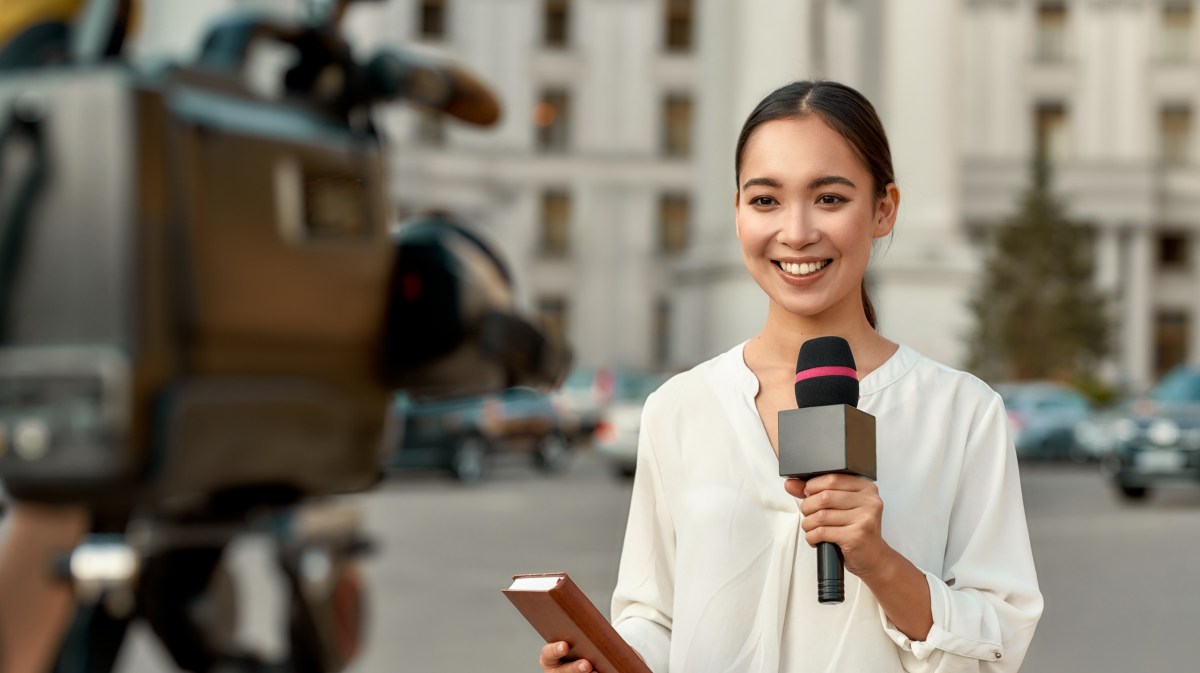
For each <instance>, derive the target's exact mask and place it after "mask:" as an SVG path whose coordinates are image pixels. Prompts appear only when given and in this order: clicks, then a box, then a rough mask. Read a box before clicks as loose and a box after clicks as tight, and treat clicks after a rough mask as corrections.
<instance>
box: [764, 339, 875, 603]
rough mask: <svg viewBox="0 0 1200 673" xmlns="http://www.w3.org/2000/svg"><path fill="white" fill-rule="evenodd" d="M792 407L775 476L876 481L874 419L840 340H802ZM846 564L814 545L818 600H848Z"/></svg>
mask: <svg viewBox="0 0 1200 673" xmlns="http://www.w3.org/2000/svg"><path fill="white" fill-rule="evenodd" d="M795 389H796V406H797V407H798V408H796V409H785V410H783V411H781V412H779V476H781V477H797V478H800V479H805V480H808V479H811V478H813V477H817V476H820V475H822V474H829V473H831V472H840V473H842V474H852V475H855V476H859V477H867V478H868V479H872V480H874V479H875V417H874V416H872V415H870V414H868V413H866V412H863V411H859V410H858V372H857V370H856V369H855V367H854V354H853V353H851V352H850V344H849V343H847V342H846V340H845V339H843V338H841V337H819V338H816V339H810V340H808V341H806V342H804V345H803V346H801V347H800V355H799V357H797V359H796V386H795ZM844 566H845V562H844V560H843V558H842V550H841V549H840V548H839V547H838V546H837V545H835V544H832V543H829V542H821V543H818V544H817V600H818V601H820V602H821V603H829V604H838V603H841V602H842V601H844V600H845V599H846V585H845V570H844Z"/></svg>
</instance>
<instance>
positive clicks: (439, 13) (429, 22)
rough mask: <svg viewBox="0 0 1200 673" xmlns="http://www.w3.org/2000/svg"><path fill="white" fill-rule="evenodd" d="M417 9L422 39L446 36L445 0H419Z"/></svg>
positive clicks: (438, 38) (443, 37) (439, 38)
mask: <svg viewBox="0 0 1200 673" xmlns="http://www.w3.org/2000/svg"><path fill="white" fill-rule="evenodd" d="M417 11H418V12H419V15H418V17H417V23H418V24H419V26H420V34H421V38H422V39H425V40H443V39H445V38H446V0H420V3H419V5H418V8H417Z"/></svg>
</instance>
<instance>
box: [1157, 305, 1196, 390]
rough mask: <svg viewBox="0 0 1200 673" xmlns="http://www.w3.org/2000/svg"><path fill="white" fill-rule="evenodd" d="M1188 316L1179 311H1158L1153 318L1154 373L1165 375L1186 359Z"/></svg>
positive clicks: (1188, 337)
mask: <svg viewBox="0 0 1200 673" xmlns="http://www.w3.org/2000/svg"><path fill="white" fill-rule="evenodd" d="M1188 323H1189V321H1188V314H1187V312H1186V311H1181V310H1172V309H1167V310H1160V311H1158V313H1157V314H1156V315H1155V316H1154V371H1155V374H1156V375H1157V376H1162V375H1163V374H1166V373H1167V372H1168V371H1170V369H1171V368H1172V367H1174V366H1175V365H1178V364H1181V363H1182V362H1183V361H1184V360H1186V359H1187V350H1188V342H1189V340H1190V336H1189V334H1190V332H1191V326H1190V325H1189V324H1188Z"/></svg>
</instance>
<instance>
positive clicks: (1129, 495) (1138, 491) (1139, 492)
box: [1117, 484, 1150, 500]
mask: <svg viewBox="0 0 1200 673" xmlns="http://www.w3.org/2000/svg"><path fill="white" fill-rule="evenodd" d="M1117 487H1118V488H1120V489H1121V496H1122V497H1123V498H1125V499H1126V500H1145V499H1146V496H1148V495H1150V489H1149V488H1147V487H1145V486H1131V485H1129V484H1118V485H1117Z"/></svg>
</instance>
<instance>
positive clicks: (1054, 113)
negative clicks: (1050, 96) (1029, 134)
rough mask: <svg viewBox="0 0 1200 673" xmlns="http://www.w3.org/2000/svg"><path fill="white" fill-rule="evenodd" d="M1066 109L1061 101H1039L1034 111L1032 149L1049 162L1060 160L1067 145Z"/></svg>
mask: <svg viewBox="0 0 1200 673" xmlns="http://www.w3.org/2000/svg"><path fill="white" fill-rule="evenodd" d="M1067 141H1068V137H1067V109H1066V108H1065V107H1064V106H1063V105H1062V103H1040V104H1038V106H1037V109H1036V110H1035V111H1034V151H1035V152H1037V155H1038V156H1039V157H1041V158H1042V159H1043V160H1045V161H1048V162H1050V163H1054V162H1057V161H1062V160H1063V159H1065V158H1066V157H1067V153H1068V151H1069V148H1068V145H1067Z"/></svg>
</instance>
